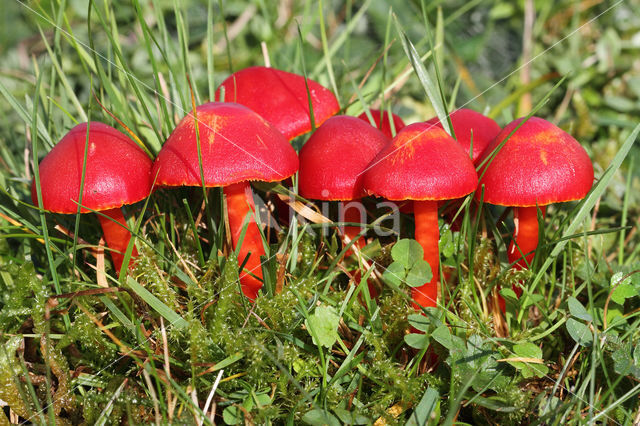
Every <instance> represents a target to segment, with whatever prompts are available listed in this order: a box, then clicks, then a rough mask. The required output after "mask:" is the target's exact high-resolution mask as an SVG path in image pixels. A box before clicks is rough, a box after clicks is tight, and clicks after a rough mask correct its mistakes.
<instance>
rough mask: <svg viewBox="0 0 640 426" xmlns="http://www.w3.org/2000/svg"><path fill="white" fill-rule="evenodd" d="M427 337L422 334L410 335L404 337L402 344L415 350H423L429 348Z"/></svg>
mask: <svg viewBox="0 0 640 426" xmlns="http://www.w3.org/2000/svg"><path fill="white" fill-rule="evenodd" d="M429 340H430V339H429V337H428V336H427V335H426V334H422V333H410V334H405V335H404V342H405V343H406V344H407V345H409V346H411V347H412V348H415V349H424V348H426V347H427V346H429Z"/></svg>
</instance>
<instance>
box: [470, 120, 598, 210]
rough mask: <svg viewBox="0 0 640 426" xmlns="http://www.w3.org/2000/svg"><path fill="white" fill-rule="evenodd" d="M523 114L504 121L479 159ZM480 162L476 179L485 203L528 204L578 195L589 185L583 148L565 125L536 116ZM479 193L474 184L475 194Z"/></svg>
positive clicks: (590, 172) (589, 168) (590, 179)
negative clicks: (517, 117)
mask: <svg viewBox="0 0 640 426" xmlns="http://www.w3.org/2000/svg"><path fill="white" fill-rule="evenodd" d="M523 120H524V119H523V118H519V119H517V120H515V121H513V122H511V123H510V124H509V125H507V126H506V127H505V128H504V129H503V130H502V131H501V132H500V134H498V136H497V137H496V138H495V140H494V141H493V142H492V143H491V144H490V145H489V146H488V147H487V150H486V152H485V153H484V154H483V156H482V158H481V159H480V161H484V159H485V158H486V157H488V156H490V154H491V152H492V151H493V150H494V149H495V148H496V147H498V146H499V145H500V143H501V142H502V141H504V140H505V139H506V138H507V137H508V135H509V134H510V133H511V132H512V131H514V129H515V128H516V127H517V126H518V124H520V123H521V122H522V121H523ZM484 168H486V172H485V173H484V176H483V177H482V179H481V181H480V185H484V186H485V190H484V191H485V192H484V201H485V202H487V203H490V204H497V205H503V206H516V207H532V206H535V205H539V206H545V205H547V204H551V203H557V202H562V201H572V200H579V199H581V198H584V196H585V195H586V194H587V193H588V192H589V190H590V189H591V186H592V185H593V165H592V164H591V160H590V159H589V156H588V155H587V152H586V151H585V150H584V148H582V146H580V144H579V143H578V141H576V140H575V139H574V138H573V137H571V135H569V134H568V133H566V132H565V131H564V130H562V129H560V128H559V127H557V126H555V125H553V124H551V123H549V122H548V121H546V120H543V119H541V118H537V117H531V118H530V119H529V120H527V121H526V122H525V123H524V124H522V126H521V127H520V128H519V129H518V130H517V131H516V132H515V133H514V134H513V135H512V136H511V137H510V138H509V140H507V142H506V143H505V144H504V146H503V147H502V148H501V149H500V151H499V152H498V154H497V155H496V156H495V158H494V159H493V160H492V161H491V163H490V164H489V165H488V166H486V165H485V166H484ZM480 174H481V175H482V171H481V172H480ZM480 195H481V190H480V188H478V191H477V192H476V198H478V199H479V198H480Z"/></svg>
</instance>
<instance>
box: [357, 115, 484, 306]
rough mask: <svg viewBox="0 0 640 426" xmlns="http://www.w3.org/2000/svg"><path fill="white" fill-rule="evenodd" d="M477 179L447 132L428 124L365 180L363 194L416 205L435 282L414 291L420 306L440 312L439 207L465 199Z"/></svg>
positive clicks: (418, 126) (407, 132) (403, 136)
mask: <svg viewBox="0 0 640 426" xmlns="http://www.w3.org/2000/svg"><path fill="white" fill-rule="evenodd" d="M477 183H478V176H477V174H476V170H475V168H474V167H473V163H472V162H471V160H470V159H469V156H468V154H467V153H465V152H464V150H463V149H462V148H461V147H460V145H458V144H457V143H455V141H454V140H453V138H451V137H450V136H449V135H448V134H447V133H446V132H445V131H444V130H442V129H440V128H437V127H434V126H430V125H428V124H425V123H415V124H410V125H409V126H407V127H405V128H403V129H402V130H401V131H400V132H399V133H398V134H397V135H396V137H395V138H394V139H393V141H392V143H391V144H389V145H387V146H386V147H385V148H384V149H383V150H382V151H380V152H379V153H378V155H377V156H376V157H375V159H374V160H373V161H372V162H371V164H370V165H369V168H368V170H367V172H366V173H365V174H364V188H365V190H366V191H367V192H368V193H369V194H372V195H377V196H381V197H385V198H387V199H389V200H392V201H401V200H414V202H413V209H414V216H415V222H416V224H415V227H416V228H415V238H416V240H417V241H418V242H419V243H420V245H421V246H422V248H423V250H424V260H426V261H427V263H429V266H430V267H431V272H432V273H433V277H432V279H431V281H429V282H428V283H426V284H425V285H423V286H421V287H416V288H413V289H412V296H413V300H414V305H415V306H423V307H428V306H436V301H437V296H438V282H439V274H438V267H439V264H440V256H439V251H438V240H439V237H440V231H439V228H438V201H439V200H450V199H454V198H460V197H464V196H465V195H468V194H470V193H471V192H473V191H474V190H475V189H476V186H477Z"/></svg>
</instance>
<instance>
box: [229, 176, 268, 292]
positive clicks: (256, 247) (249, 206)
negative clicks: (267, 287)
mask: <svg viewBox="0 0 640 426" xmlns="http://www.w3.org/2000/svg"><path fill="white" fill-rule="evenodd" d="M223 191H224V194H225V196H226V198H227V215H228V217H229V228H230V230H231V239H232V241H233V248H234V249H236V248H237V247H238V244H239V243H240V237H241V235H242V230H243V229H244V228H245V224H247V225H246V231H245V234H244V238H242V245H241V246H240V250H239V251H238V264H239V265H242V264H243V263H244V268H243V270H242V271H241V272H240V285H241V287H242V292H243V293H244V295H245V296H247V297H248V298H249V299H250V300H255V298H256V297H258V292H259V291H260V288H262V262H261V261H260V256H262V255H264V254H265V251H264V246H263V244H262V236H261V235H260V230H259V229H258V224H257V223H256V219H255V214H256V207H255V204H254V202H253V192H252V191H251V185H249V183H248V182H240V183H235V184H232V185H228V186H225V187H224V190H223ZM247 220H248V222H247ZM247 256H248V259H247ZM245 259H247V261H246V262H245Z"/></svg>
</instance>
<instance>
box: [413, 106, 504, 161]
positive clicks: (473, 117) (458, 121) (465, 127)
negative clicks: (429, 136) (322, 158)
mask: <svg viewBox="0 0 640 426" xmlns="http://www.w3.org/2000/svg"><path fill="white" fill-rule="evenodd" d="M449 117H451V124H452V125H453V132H454V133H455V135H456V140H457V141H458V143H459V144H460V145H461V146H462V147H463V148H464V150H465V151H467V154H469V152H470V151H471V141H472V139H473V159H472V160H473V162H474V163H476V162H477V160H478V158H480V156H481V155H482V153H483V152H484V150H485V148H486V147H487V146H488V145H489V143H491V141H492V140H493V138H495V137H496V136H497V135H498V133H500V130H501V129H500V126H498V123H496V122H495V121H493V120H492V119H491V118H489V117H486V116H484V115H482V114H480V113H479V112H476V111H473V110H471V109H465V108H462V109H458V110H455V111H453V112H452V113H451V114H449ZM426 122H427V123H428V124H433V125H436V126H438V127H440V128H443V127H442V123H440V120H438V117H433V118H432V119H430V120H427V121H426ZM472 135H473V137H472Z"/></svg>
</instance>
